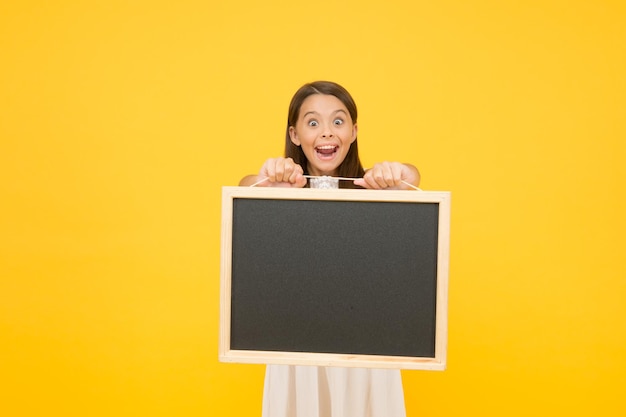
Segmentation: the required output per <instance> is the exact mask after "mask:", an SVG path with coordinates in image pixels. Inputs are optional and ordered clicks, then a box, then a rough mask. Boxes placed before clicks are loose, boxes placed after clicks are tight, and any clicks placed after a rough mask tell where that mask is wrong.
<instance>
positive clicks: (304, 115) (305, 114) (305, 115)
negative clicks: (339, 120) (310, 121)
mask: <svg viewBox="0 0 626 417" xmlns="http://www.w3.org/2000/svg"><path fill="white" fill-rule="evenodd" d="M337 113H343V114H348V113H346V111H345V110H344V109H337V110H335V111H334V112H332V113H331V114H337ZM309 114H313V115H319V113H318V112H316V111H315V110H309V111H308V112H306V113H304V114H303V115H302V117H303V118H304V117H307V116H308V115H309Z"/></svg>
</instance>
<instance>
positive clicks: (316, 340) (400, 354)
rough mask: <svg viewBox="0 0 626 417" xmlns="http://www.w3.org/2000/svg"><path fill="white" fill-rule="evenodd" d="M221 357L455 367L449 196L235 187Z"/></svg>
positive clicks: (230, 195) (226, 248)
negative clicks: (449, 356)
mask: <svg viewBox="0 0 626 417" xmlns="http://www.w3.org/2000/svg"><path fill="white" fill-rule="evenodd" d="M222 204H223V206H222V216H223V217H222V219H223V221H222V291H221V292H222V294H221V303H222V308H221V316H222V317H221V341H220V360H222V361H229V362H244V363H291V364H310V365H325V366H364V367H394V368H408V369H443V368H445V350H446V344H447V342H446V339H447V318H446V316H447V279H448V277H447V271H448V268H447V265H448V253H449V251H448V246H449V193H447V192H424V191H372V190H318V189H273V188H250V187H224V189H223V197H222Z"/></svg>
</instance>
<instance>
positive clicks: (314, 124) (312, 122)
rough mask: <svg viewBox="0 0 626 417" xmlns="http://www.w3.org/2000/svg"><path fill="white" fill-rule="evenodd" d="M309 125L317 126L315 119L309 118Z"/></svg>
mask: <svg viewBox="0 0 626 417" xmlns="http://www.w3.org/2000/svg"><path fill="white" fill-rule="evenodd" d="M309 126H317V120H309Z"/></svg>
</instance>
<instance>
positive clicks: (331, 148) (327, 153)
mask: <svg viewBox="0 0 626 417" xmlns="http://www.w3.org/2000/svg"><path fill="white" fill-rule="evenodd" d="M337 149H339V146H337V145H322V146H318V147H316V148H315V152H317V154H318V156H319V157H320V158H322V159H326V158H332V157H333V156H334V155H335V153H336V152H337Z"/></svg>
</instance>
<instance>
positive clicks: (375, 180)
mask: <svg viewBox="0 0 626 417" xmlns="http://www.w3.org/2000/svg"><path fill="white" fill-rule="evenodd" d="M403 181H404V182H407V183H409V184H412V185H414V186H415V187H417V186H418V185H419V182H420V174H419V172H418V171H417V168H415V167H414V166H413V165H409V164H402V163H400V162H381V163H379V164H375V165H374V166H373V167H372V168H370V169H368V170H367V172H366V173H365V175H363V178H362V179H358V180H355V181H354V184H355V185H359V186H361V187H364V188H370V189H374V190H383V189H391V190H408V189H411V187H409V186H408V185H406V184H405V183H404V182H403Z"/></svg>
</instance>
